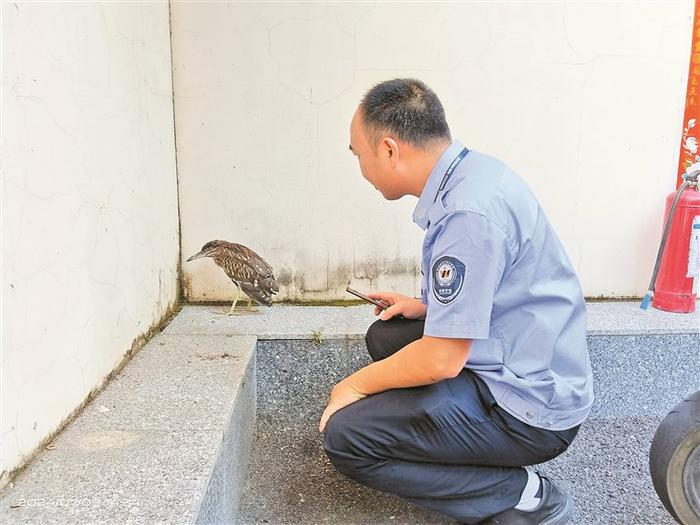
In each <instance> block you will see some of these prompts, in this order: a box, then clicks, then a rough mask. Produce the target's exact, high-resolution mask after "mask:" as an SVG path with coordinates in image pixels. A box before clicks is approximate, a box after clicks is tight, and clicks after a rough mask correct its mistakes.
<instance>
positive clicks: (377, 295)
mask: <svg viewBox="0 0 700 525" xmlns="http://www.w3.org/2000/svg"><path fill="white" fill-rule="evenodd" d="M367 297H369V298H370V299H379V300H380V301H384V302H385V303H387V304H391V303H392V302H393V295H392V294H390V293H385V292H374V293H368V294H367Z"/></svg>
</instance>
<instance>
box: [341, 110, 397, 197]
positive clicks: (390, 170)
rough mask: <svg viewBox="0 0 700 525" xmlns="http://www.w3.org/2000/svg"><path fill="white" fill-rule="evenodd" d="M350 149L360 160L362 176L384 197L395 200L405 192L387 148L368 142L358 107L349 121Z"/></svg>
mask: <svg viewBox="0 0 700 525" xmlns="http://www.w3.org/2000/svg"><path fill="white" fill-rule="evenodd" d="M350 151H352V153H353V155H355V156H356V157H357V159H358V160H359V162H360V171H361V172H362V176H363V177H364V178H365V179H367V180H368V181H369V183H370V184H372V186H374V187H375V188H376V189H377V190H378V191H379V192H380V193H381V194H382V195H383V196H384V198H385V199H388V200H396V199H400V198H401V197H403V196H404V195H405V194H406V193H405V192H403V191H402V189H401V188H400V182H401V179H400V177H399V176H398V173H397V172H396V169H395V167H394V166H392V163H391V157H390V155H389V154H388V151H387V148H386V147H385V146H384V145H383V144H382V143H380V144H377V145H376V146H375V145H373V144H370V142H369V139H368V137H367V134H366V133H365V129H364V125H363V123H362V113H361V110H360V109H358V110H357V111H355V114H354V115H353V117H352V122H351V123H350Z"/></svg>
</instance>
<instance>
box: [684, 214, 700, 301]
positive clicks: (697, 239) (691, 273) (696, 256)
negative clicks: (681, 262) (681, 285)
mask: <svg viewBox="0 0 700 525" xmlns="http://www.w3.org/2000/svg"><path fill="white" fill-rule="evenodd" d="M699 274H700V215H696V216H695V218H694V219H693V225H692V226H691V230H690V249H689V250H688V275H686V277H694V278H695V283H693V284H694V285H695V286H693V288H695V287H696V286H697V282H698V281H699V280H700V275H699Z"/></svg>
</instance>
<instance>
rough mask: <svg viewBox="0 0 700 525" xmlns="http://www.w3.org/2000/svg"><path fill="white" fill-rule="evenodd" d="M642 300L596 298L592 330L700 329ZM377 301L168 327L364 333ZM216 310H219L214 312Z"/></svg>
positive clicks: (694, 320) (183, 316)
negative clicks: (647, 306)
mask: <svg viewBox="0 0 700 525" xmlns="http://www.w3.org/2000/svg"><path fill="white" fill-rule="evenodd" d="M639 304H640V302H639V301H630V302H591V303H587V304H586V308H587V312H588V335H631V334H636V335H649V334H688V333H693V334H697V333H700V315H699V314H698V311H697V310H696V312H694V313H692V314H671V313H668V312H662V311H661V310H657V309H655V308H650V309H649V310H642V309H640V308H639ZM373 308H374V307H373V306H370V305H359V306H347V307H343V306H292V305H274V306H273V307H272V308H264V307H258V310H257V311H256V312H252V313H248V312H245V311H242V313H240V314H239V315H232V316H227V315H221V312H223V311H225V310H226V308H224V307H223V306H198V305H194V304H191V305H186V306H185V307H184V308H183V309H182V311H181V312H180V313H179V314H178V316H177V317H176V318H175V319H173V321H172V322H171V323H170V324H169V325H168V326H167V327H166V328H165V330H164V333H167V334H172V335H178V334H180V335H184V334H189V335H196V334H202V335H215V334H216V335H255V336H256V337H257V338H258V339H319V338H320V339H361V338H363V337H364V334H365V332H366V331H367V327H368V326H369V325H370V324H371V323H372V322H374V321H375V320H376V319H377V318H376V317H375V316H374V314H373V313H372V312H373ZM213 312H216V313H213Z"/></svg>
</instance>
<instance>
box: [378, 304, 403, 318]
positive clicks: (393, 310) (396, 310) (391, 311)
mask: <svg viewBox="0 0 700 525" xmlns="http://www.w3.org/2000/svg"><path fill="white" fill-rule="evenodd" d="M400 313H401V307H400V306H398V305H392V306H390V307H389V308H387V309H386V310H384V313H383V314H382V315H381V316H380V317H379V318H380V319H381V320H382V321H388V320H389V319H391V318H392V317H394V316H395V315H398V314H400Z"/></svg>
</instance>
